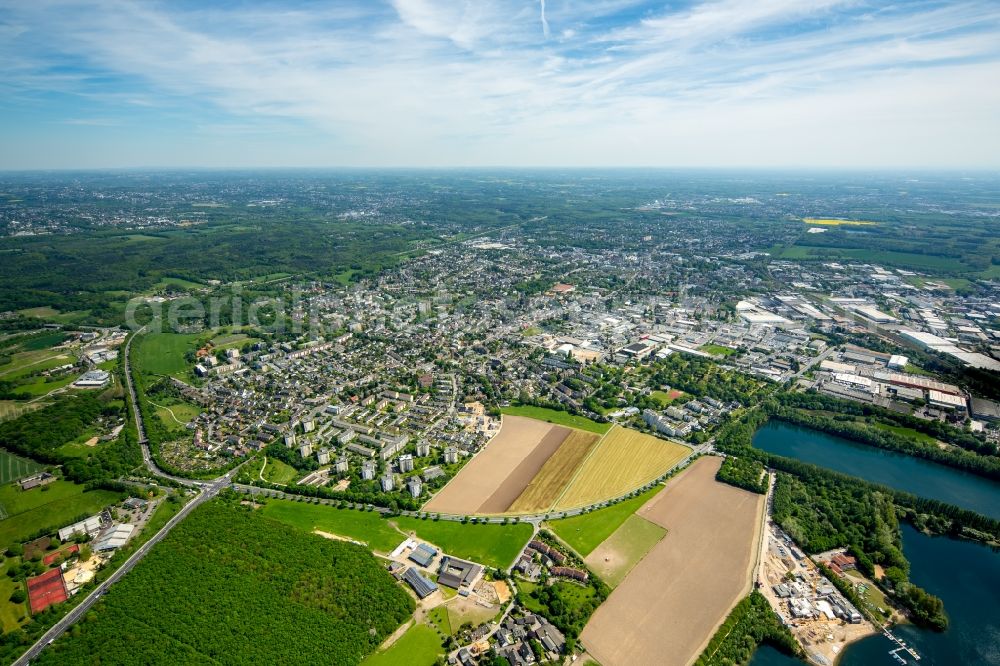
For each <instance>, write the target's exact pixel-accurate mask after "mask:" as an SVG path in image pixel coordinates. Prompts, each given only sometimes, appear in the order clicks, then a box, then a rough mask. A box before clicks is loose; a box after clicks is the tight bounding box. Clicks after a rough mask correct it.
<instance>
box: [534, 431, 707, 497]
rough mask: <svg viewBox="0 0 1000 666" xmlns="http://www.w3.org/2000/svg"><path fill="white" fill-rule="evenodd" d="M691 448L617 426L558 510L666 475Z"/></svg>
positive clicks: (581, 470)
mask: <svg viewBox="0 0 1000 666" xmlns="http://www.w3.org/2000/svg"><path fill="white" fill-rule="evenodd" d="M690 453H691V449H689V448H688V447H686V446H683V445H681V444H675V443H673V442H668V441H666V440H663V439H659V438H658V437H653V436H652V435H647V434H645V433H641V432H638V431H636V430H630V429H628V428H622V427H620V426H615V427H614V428H612V429H611V430H609V431H608V434H606V435H605V436H604V438H603V439H601V441H600V442H599V443H598V444H597V446H596V447H595V448H594V450H593V452H592V453H591V454H590V456H589V457H588V458H587V459H586V460H585V461H584V462H583V464H582V465H580V467H579V469H578V471H577V472H576V476H574V477H573V480H572V481H570V483H569V485H568V486H567V488H566V491H565V492H564V493H563V494H562V496H561V497H560V498H559V499H558V500H557V501H556V503H555V506H554V507H553V508H555V509H571V508H574V507H578V506H585V505H588V504H593V503H594V502H599V501H601V500H606V499H610V498H612V497H620V496H622V495H625V494H627V493H629V492H631V491H633V490H635V489H636V488H640V487H642V486H643V485H645V484H647V483H649V482H650V481H652V480H654V479H656V478H658V477H659V476H661V475H662V474H664V473H665V472H666V471H667V470H669V469H670V468H671V467H673V466H674V465H676V464H677V463H678V462H680V461H681V460H683V459H684V458H685V457H686V456H687V455H688V454H690Z"/></svg>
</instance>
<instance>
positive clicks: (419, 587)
mask: <svg viewBox="0 0 1000 666" xmlns="http://www.w3.org/2000/svg"><path fill="white" fill-rule="evenodd" d="M403 580H405V581H406V582H407V583H409V584H410V587H412V588H413V591H414V592H416V593H417V596H418V597H420V598H421V599H423V598H424V597H428V596H430V595H432V594H434V592H436V591H437V589H438V586H437V585H436V584H435V583H434V582H433V581H430V580H427V579H426V578H424V577H423V576H421V575H420V572H419V571H417V570H416V569H414V568H413V567H410V568H409V569H407V570H406V573H404V574H403Z"/></svg>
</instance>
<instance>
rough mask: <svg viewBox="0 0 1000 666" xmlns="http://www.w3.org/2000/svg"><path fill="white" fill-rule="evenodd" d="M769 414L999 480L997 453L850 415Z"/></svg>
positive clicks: (780, 411) (790, 411)
mask: <svg viewBox="0 0 1000 666" xmlns="http://www.w3.org/2000/svg"><path fill="white" fill-rule="evenodd" d="M772 418H775V419H779V420H781V421H786V422H788V423H792V424H794V425H800V426H805V427H807V428H812V429H813V430H820V431H823V432H827V433H830V434H832V435H837V436H839V437H843V438H844V439H849V440H852V441H855V442H860V443H862V444H868V445H869V446H874V447H877V448H880V449H885V450H886V451H896V452H898V453H905V454H907V455H911V456H914V457H916V458H923V459H925V460H931V461H933V462H936V463H940V464H942V465H947V466H948V467H954V468H955V469H961V470H964V471H966V472H971V473H973V474H976V475H978V476H982V477H985V478H987V479H993V480H995V481H1000V457H997V456H983V455H979V454H976V453H971V452H969V451H965V450H963V449H958V448H947V449H942V448H941V447H939V446H938V445H937V444H933V443H930V442H921V441H917V440H916V439H911V438H909V437H905V436H903V435H899V434H897V433H895V432H893V431H891V430H882V429H880V428H877V427H875V426H874V425H873V424H869V423H864V422H858V421H855V420H854V419H853V418H852V417H838V418H830V417H829V416H824V415H822V414H816V413H813V412H808V411H803V410H798V409H785V408H780V409H778V410H776V411H775V412H774V414H773V416H772Z"/></svg>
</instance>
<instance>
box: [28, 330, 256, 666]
mask: <svg viewBox="0 0 1000 666" xmlns="http://www.w3.org/2000/svg"><path fill="white" fill-rule="evenodd" d="M143 329H145V327H143V328H142V329H139V330H138V331H137V332H136V333H135V335H139V334H141V333H142V331H143ZM135 335H132V336H131V337H129V339H128V342H126V343H125V383H126V386H127V387H128V392H129V395H130V396H131V398H132V415H133V416H134V417H135V423H136V428H137V431H138V434H139V445H140V446H141V447H142V460H143V462H144V463H145V465H146V468H147V469H148V470H149V471H150V472H151V473H152V474H154V475H156V476H161V477H163V478H166V479H170V480H171V481H176V482H177V483H179V484H182V485H185V486H188V487H197V488H200V489H201V491H200V492H199V493H198V495H197V497H195V498H194V499H193V500H191V501H190V502H188V503H187V504H186V505H185V506H184V507H183V508H182V509H181V510H180V511H178V512H177V515H175V516H174V517H173V518H171V519H170V520H168V521H167V524H166V525H164V526H163V527H162V528H160V531H159V532H157V533H156V534H154V535H153V536H152V537H151V538H150V539H149V541H147V542H146V543H144V544H142V545H141V546H140V547H139V548H138V550H136V551H135V552H134V553H132V555H131V556H129V558H128V559H127V560H125V563H124V564H122V565H121V566H120V567H118V569H117V570H115V572H114V573H113V574H111V575H110V576H109V577H108V579H107V580H106V581H104V582H103V583H101V584H100V585H98V586H97V587H96V588H94V589H93V590H92V591H91V592H90V594H88V595H87V598H86V599H84V600H83V601H81V602H80V603H79V605H77V606H76V607H75V608H73V609H72V610H71V611H70V612H69V613H67V614H66V615H65V617H63V618H62V619H61V620H59V621H58V622H57V623H56V624H54V625H53V626H52V628H50V629H49V630H48V631H46V632H45V633H44V634H43V635H42V637H41V638H40V639H38V641H37V642H36V643H35V644H34V645H32V646H31V647H30V648H29V649H28V651H27V652H25V653H24V654H23V655H21V657H20V658H19V659H18V660H17V661H15V662H14V666H27V664H30V663H31V660H32V659H34V658H35V657H36V656H38V654H39V653H40V652H41V651H42V650H44V649H45V648H46V647H47V646H48V645H50V644H51V643H52V642H53V641H55V640H56V639H57V638H59V637H60V636H62V635H63V633H65V632H66V630H67V629H69V628H70V627H71V626H73V623H75V622H77V621H78V620H79V619H80V618H81V617H83V616H84V614H85V613H86V612H87V611H88V610H90V608H91V607H92V606H93V605H94V604H95V603H97V601H98V600H99V599H100V598H101V596H103V594H104V593H105V592H107V591H108V588H110V587H111V586H112V585H114V584H115V583H116V582H118V581H119V580H121V579H122V578H123V577H124V576H125V575H126V574H128V572H130V571H131V570H132V569H133V568H134V567H135V565H136V564H138V563H139V562H140V561H141V560H142V558H143V557H145V556H146V554H147V553H148V552H149V551H150V550H152V549H153V546H155V545H156V544H158V543H159V542H160V541H162V540H163V538H164V537H165V536H167V534H168V533H169V532H170V530H172V529H173V528H174V527H175V526H177V525H178V524H179V523H180V522H181V521H182V520H184V519H185V518H187V517H188V515H189V514H190V513H191V512H192V511H194V510H195V509H196V508H198V506H200V505H201V504H203V503H204V502H206V501H208V500H210V499H211V498H213V497H215V496H216V495H217V494H218V493H219V491H220V490H222V489H223V488H225V487H226V486H228V485H229V484H230V481H231V479H232V476H233V474H235V473H236V470H238V469H239V467H236V468H234V469H232V470H230V471H229V472H228V473H226V474H224V475H222V476H220V477H218V478H216V479H213V480H212V481H207V482H197V481H192V480H190V479H183V478H180V477H176V476H171V475H170V474H167V473H165V472H164V471H163V470H161V469H160V468H159V467H158V466H157V465H156V462H155V461H154V460H153V456H152V454H151V453H150V451H149V440H147V439H146V429H145V427H144V426H143V423H142V413H141V412H140V411H139V403H138V400H137V399H136V398H137V396H136V393H135V386H134V384H133V382H132V367H131V365H130V363H129V350H130V348H131V346H132V340H133V339H134V338H135Z"/></svg>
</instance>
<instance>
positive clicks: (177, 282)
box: [145, 236, 205, 290]
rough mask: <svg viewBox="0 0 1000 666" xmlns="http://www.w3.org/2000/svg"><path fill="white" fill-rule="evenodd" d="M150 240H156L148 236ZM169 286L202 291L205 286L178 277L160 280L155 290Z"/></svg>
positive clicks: (155, 285) (154, 287)
mask: <svg viewBox="0 0 1000 666" xmlns="http://www.w3.org/2000/svg"><path fill="white" fill-rule="evenodd" d="M145 238H148V239H150V240H156V239H155V238H153V237H151V236H146V237H145ZM167 285H173V286H175V287H180V288H181V289H188V290H191V289H202V288H204V286H205V285H203V284H199V283H197V282H191V281H190V280H185V279H183V278H177V277H165V278H160V281H159V282H157V283H156V284H154V285H153V289H154V290H155V289H165V288H166V287H167Z"/></svg>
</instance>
